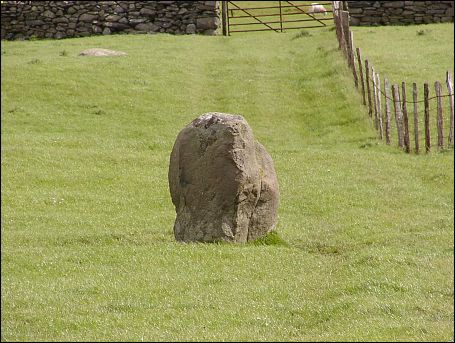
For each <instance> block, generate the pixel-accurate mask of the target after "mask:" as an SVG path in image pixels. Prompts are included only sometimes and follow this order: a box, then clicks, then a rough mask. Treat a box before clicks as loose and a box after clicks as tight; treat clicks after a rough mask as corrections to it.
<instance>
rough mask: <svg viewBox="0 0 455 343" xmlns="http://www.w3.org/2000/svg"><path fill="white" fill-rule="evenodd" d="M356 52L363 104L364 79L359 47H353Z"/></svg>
mask: <svg viewBox="0 0 455 343" xmlns="http://www.w3.org/2000/svg"><path fill="white" fill-rule="evenodd" d="M355 50H356V52H357V62H358V64H359V74H360V85H361V86H362V104H363V105H365V104H366V103H367V102H366V99H365V80H364V79H363V69H362V68H363V67H362V57H361V56H360V48H356V49H355Z"/></svg>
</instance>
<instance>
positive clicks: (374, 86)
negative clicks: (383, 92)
mask: <svg viewBox="0 0 455 343" xmlns="http://www.w3.org/2000/svg"><path fill="white" fill-rule="evenodd" d="M371 83H372V85H373V109H374V128H375V129H376V130H378V129H379V126H378V101H377V89H376V73H375V72H374V67H371Z"/></svg>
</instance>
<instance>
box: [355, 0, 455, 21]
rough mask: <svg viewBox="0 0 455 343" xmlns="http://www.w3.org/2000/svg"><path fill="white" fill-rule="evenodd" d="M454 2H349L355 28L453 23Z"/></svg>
mask: <svg viewBox="0 0 455 343" xmlns="http://www.w3.org/2000/svg"><path fill="white" fill-rule="evenodd" d="M453 6H454V2H453V1H348V10H349V15H350V24H351V25H354V26H372V25H406V24H427V23H441V22H453Z"/></svg>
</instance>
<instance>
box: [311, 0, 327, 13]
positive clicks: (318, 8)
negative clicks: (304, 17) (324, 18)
mask: <svg viewBox="0 0 455 343" xmlns="http://www.w3.org/2000/svg"><path fill="white" fill-rule="evenodd" d="M309 13H324V15H327V10H326V9H325V7H324V5H320V4H318V3H317V2H312V3H311V9H310V10H309Z"/></svg>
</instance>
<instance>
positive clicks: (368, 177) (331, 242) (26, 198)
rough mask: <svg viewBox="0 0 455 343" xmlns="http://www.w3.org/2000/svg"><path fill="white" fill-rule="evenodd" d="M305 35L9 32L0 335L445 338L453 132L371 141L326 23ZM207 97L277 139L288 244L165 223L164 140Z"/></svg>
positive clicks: (439, 60)
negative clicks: (206, 237)
mask: <svg viewBox="0 0 455 343" xmlns="http://www.w3.org/2000/svg"><path fill="white" fill-rule="evenodd" d="M429 27H430V26H429ZM439 27H440V28H442V30H441V32H443V34H445V35H446V36H447V39H449V38H451V39H452V40H453V25H451V26H450V25H442V26H437V25H436V26H434V28H433V29H432V30H437V28H439ZM374 30H376V32H377V33H376V34H377V35H378V36H379V35H382V33H380V32H383V31H384V30H388V28H375V29H374ZM401 30H402V31H401ZM406 30H412V32H415V30H416V29H415V28H400V32H404V33H403V37H406V34H407V33H405V32H406ZM433 32H434V31H433ZM363 35H365V36H366V35H370V33H368V32H366V31H364V30H358V32H357V33H356V37H357V40H358V41H359V42H360V41H361V40H362V36H363ZM294 37H295V32H293V33H288V34H275V33H273V32H271V33H259V34H254V33H251V34H245V35H240V34H239V35H235V36H232V37H200V36H170V35H137V36H126V35H123V36H111V37H91V38H80V39H68V40H60V41H28V42H2V47H1V50H2V56H1V57H2V58H1V70H2V74H1V75H2V76H1V86H2V87H1V124H2V125H1V172H2V177H1V188H2V192H1V201H2V205H1V210H2V211H1V224H2V228H1V262H2V271H1V274H2V278H1V282H2V300H1V301H2V302H1V306H2V310H1V311H2V316H1V339H2V341H22V340H23V341H46V340H50V341H59V340H65V341H100V340H109V341H117V340H118V341H140V340H148V341H150V340H157V341H165V340H170V341H176V340H180V341H181V340H187V341H189V340H192V341H219V340H223V341H253V340H254V341H290V340H294V341H324V340H328V341H343V340H350V341H373V340H375V341H392V340H393V341H433V340H434V341H448V340H453V336H454V330H453V325H454V298H453V289H454V288H453V287H454V283H453V280H454V269H453V267H454V266H453V257H454V255H453V252H454V234H453V224H454V215H453V213H454V166H453V165H454V164H453V163H454V158H453V150H445V151H443V152H436V151H433V152H432V153H431V154H429V155H425V154H421V155H414V154H412V155H406V154H404V153H403V152H401V151H400V150H398V148H396V147H395V146H386V145H385V144H383V143H380V142H378V141H377V139H376V138H375V137H376V133H375V131H374V129H373V127H372V123H371V121H370V120H369V118H368V116H367V114H366V111H365V108H364V107H363V106H362V105H360V96H359V94H358V93H356V91H355V88H354V86H353V82H352V79H351V74H350V73H349V71H348V70H347V68H346V66H345V62H344V60H343V59H342V56H341V53H340V52H339V51H338V50H337V43H336V39H335V33H334V32H332V31H329V30H319V31H312V33H311V36H307V37H304V36H302V37H301V38H299V39H293V38H294ZM400 37H401V35H399V34H396V36H395V40H398V39H399V38H400ZM432 42H433V41H431V40H430V41H428V49H426V50H422V51H421V55H420V56H421V57H418V58H419V60H420V61H421V62H426V61H427V59H426V57H425V56H427V55H426V54H430V55H431V59H432V62H433V64H434V65H439V66H440V68H441V69H442V71H441V73H443V72H444V71H445V70H446V67H447V65H446V64H447V58H446V55H447V54H451V53H452V50H450V51H449V49H450V46H449V45H446V46H445V47H446V48H447V51H446V54H437V55H433V54H432V53H431V51H432V48H433V44H432ZM362 44H363V43H362ZM376 44H378V45H379V44H382V45H386V44H387V41H386V40H382V41H380V40H378V41H377V43H376ZM435 45H438V43H435ZM361 46H362V47H363V50H364V51H365V50H367V47H366V44H365V45H361ZM364 46H365V47H364ZM92 47H102V48H108V49H116V50H121V51H125V52H127V53H128V56H124V57H115V58H90V57H79V56H78V53H79V52H80V51H82V50H84V49H87V48H92ZM438 48H440V46H439V45H438ZM368 49H370V48H368ZM369 53H370V54H371V56H373V53H374V51H373V49H371V50H370V52H369ZM377 56H379V54H378V55H377ZM377 56H376V57H375V59H376V58H377ZM409 58H417V57H415V56H409ZM377 61H378V63H379V62H380V60H379V59H377ZM402 63H403V64H406V63H408V61H403V62H402ZM417 63H419V62H417ZM452 67H453V60H452ZM423 69H424V68H423V67H422V68H419V69H416V70H415V77H416V78H417V77H421V76H422V73H423V71H422V70H423ZM208 111H221V112H228V113H238V114H242V115H244V117H245V118H246V119H247V121H248V122H249V124H250V125H251V127H252V129H253V132H254V133H255V136H256V138H257V139H258V140H259V141H260V142H261V143H263V145H264V146H265V147H266V149H267V150H268V151H269V153H270V154H271V156H272V158H273V160H274V163H275V168H276V170H277V174H278V179H279V184H280V192H281V205H280V209H279V223H278V227H277V232H278V233H279V235H280V237H281V239H282V240H283V241H284V242H285V243H282V244H272V245H267V244H245V245H226V244H179V243H176V242H175V241H174V238H173V233H172V227H173V220H174V218H175V212H174V208H173V206H172V203H171V200H170V196H169V191H168V184H167V170H168V160H169V154H170V151H171V149H172V145H173V143H174V140H175V138H176V136H177V134H178V132H179V130H180V129H181V128H183V127H184V126H185V125H186V124H187V123H189V122H190V121H191V120H192V119H194V118H195V117H197V116H199V115H200V114H202V113H205V112H208Z"/></svg>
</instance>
